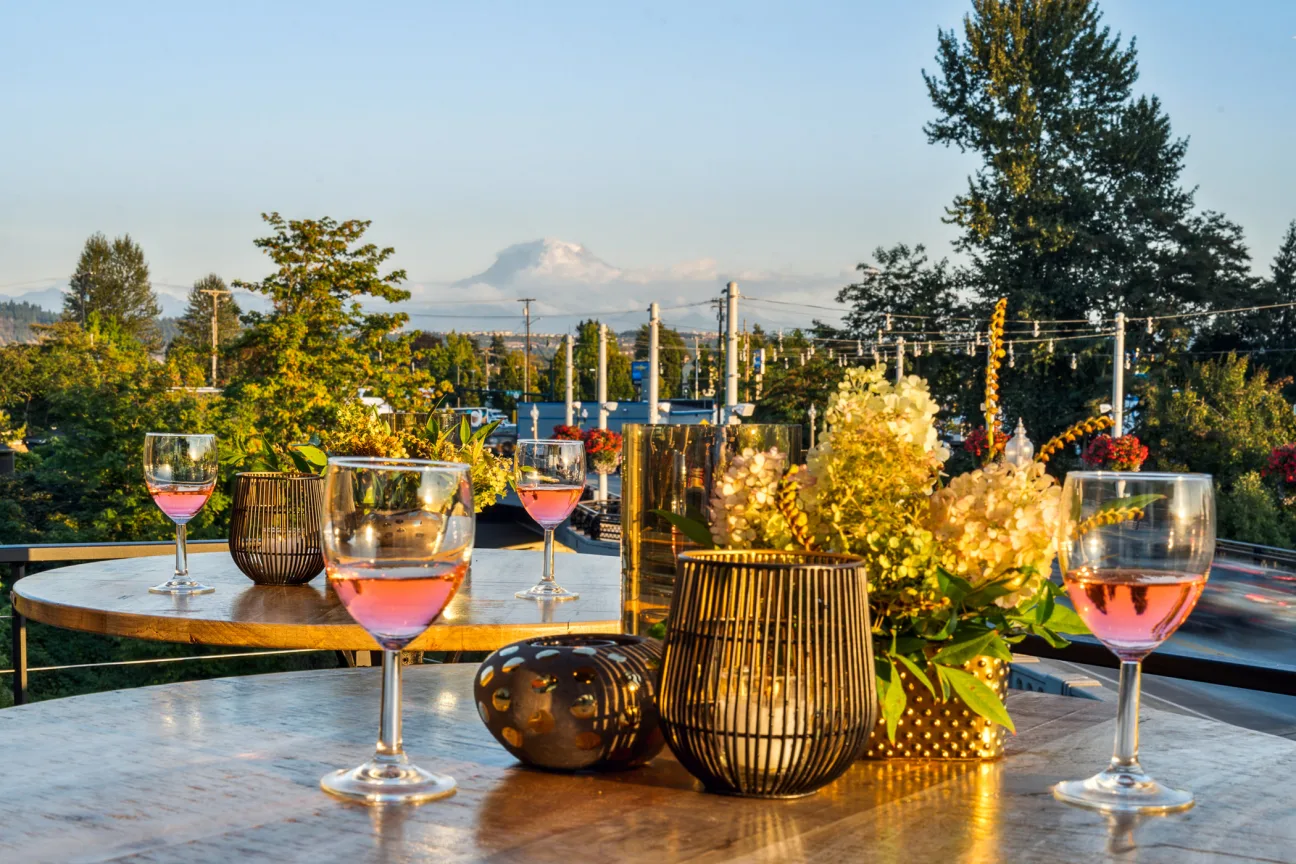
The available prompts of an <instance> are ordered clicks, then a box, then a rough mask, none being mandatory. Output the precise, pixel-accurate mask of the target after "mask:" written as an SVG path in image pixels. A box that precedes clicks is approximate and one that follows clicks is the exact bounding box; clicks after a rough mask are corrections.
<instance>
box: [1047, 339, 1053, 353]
mask: <svg viewBox="0 0 1296 864" xmlns="http://www.w3.org/2000/svg"><path fill="white" fill-rule="evenodd" d="M1048 353H1050V354H1052V353H1053V340H1052V339H1050V340H1049V341H1048Z"/></svg>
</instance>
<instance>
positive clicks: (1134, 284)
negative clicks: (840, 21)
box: [924, 0, 1255, 438]
mask: <svg viewBox="0 0 1296 864" xmlns="http://www.w3.org/2000/svg"><path fill="white" fill-rule="evenodd" d="M936 59H937V63H938V69H937V71H936V73H935V74H926V73H924V79H925V81H926V83H927V88H928V92H929V95H930V97H931V100H932V103H933V105H934V106H935V107H936V109H937V111H938V114H939V116H938V117H937V119H935V120H933V121H932V122H930V123H928V124H927V126H926V133H927V137H928V140H929V141H930V142H931V143H935V144H943V145H946V146H953V147H957V148H959V149H960V150H963V151H972V152H973V153H976V154H977V155H978V156H980V158H981V160H982V164H981V167H980V168H979V169H978V170H977V172H976V174H975V175H974V176H973V177H971V178H970V179H969V182H968V187H967V190H966V191H965V192H964V193H963V194H961V195H958V196H957V197H956V198H955V199H954V202H953V204H952V206H951V207H950V208H949V209H948V220H947V221H949V222H952V223H954V224H956V225H958V226H959V227H960V228H961V229H962V233H961V235H960V237H959V239H958V241H957V248H958V249H959V250H960V251H962V252H964V253H965V254H966V255H967V256H968V257H969V259H970V263H971V266H970V268H969V272H968V274H967V275H968V280H967V287H968V288H969V292H970V295H971V298H972V299H973V300H974V301H978V302H977V303H976V307H977V313H978V317H981V318H988V317H989V316H988V312H989V306H990V304H992V303H993V302H994V300H995V299H996V298H997V297H999V296H1007V297H1008V299H1009V310H1010V317H1011V318H1012V319H1015V320H1010V322H1009V327H1010V328H1012V327H1013V326H1014V325H1016V326H1017V328H1018V329H1020V326H1021V324H1022V322H1029V321H1031V320H1032V319H1037V318H1039V319H1055V320H1068V321H1076V322H1078V323H1077V324H1073V325H1071V326H1072V327H1083V326H1084V324H1083V322H1084V321H1086V320H1088V319H1090V318H1091V316H1094V315H1096V316H1101V317H1102V318H1111V317H1113V316H1114V314H1115V313H1116V312H1117V311H1124V312H1125V313H1126V314H1127V315H1128V316H1129V317H1130V318H1133V319H1141V318H1144V317H1147V316H1156V315H1164V314H1170V313H1183V312H1190V311H1198V310H1206V309H1210V308H1227V307H1230V306H1237V305H1246V303H1247V302H1249V301H1250V300H1251V299H1253V298H1254V296H1255V285H1254V282H1253V280H1251V279H1250V278H1249V277H1248V276H1247V270H1248V257H1247V250H1246V248H1245V246H1244V245H1243V243H1242V238H1241V231H1240V229H1239V228H1238V227H1237V226H1236V225H1235V224H1233V223H1231V222H1229V221H1228V220H1226V219H1225V218H1224V217H1222V216H1220V215H1219V214H1217V213H1210V212H1202V213H1199V212H1196V211H1195V210H1194V207H1193V195H1192V192H1191V191H1189V190H1186V189H1184V188H1183V187H1182V186H1181V183H1180V175H1181V173H1182V169H1183V157H1184V153H1185V150H1186V148H1187V142H1186V141H1185V140H1183V139H1177V138H1175V137H1173V135H1172V133H1171V129H1170V121H1169V119H1168V118H1167V116H1166V115H1165V113H1164V111H1163V110H1162V109H1161V105H1160V103H1159V101H1158V100H1157V99H1156V98H1155V97H1146V96H1135V94H1134V93H1133V85H1134V82H1135V80H1136V78H1137V76H1138V68H1137V62H1136V53H1135V50H1134V45H1133V42H1130V43H1128V44H1123V43H1122V40H1121V38H1120V36H1119V35H1115V36H1113V35H1112V33H1111V31H1110V30H1109V28H1107V27H1106V26H1104V25H1103V24H1102V16H1101V14H1100V12H1099V10H1098V7H1097V4H1096V3H1094V2H1093V0H974V2H973V12H972V14H971V15H969V16H968V17H967V18H965V19H964V26H963V32H962V34H961V36H960V34H958V33H956V32H955V31H953V30H951V31H948V32H944V31H943V32H941V34H940V36H939V47H938V53H937V58H936ZM1190 336H1191V333H1190V332H1189V331H1188V330H1187V329H1186V327H1185V326H1184V325H1183V324H1182V323H1181V322H1180V323H1176V322H1168V323H1167V325H1166V326H1163V327H1159V328H1157V332H1156V333H1155V334H1153V335H1151V336H1149V335H1148V334H1146V333H1145V332H1142V331H1139V330H1137V329H1136V330H1134V331H1133V332H1132V334H1131V338H1130V340H1129V341H1128V347H1129V349H1130V350H1131V351H1132V350H1133V349H1134V348H1136V347H1141V348H1142V349H1143V351H1144V352H1145V353H1147V352H1149V351H1152V350H1156V351H1160V352H1164V351H1166V350H1167V349H1171V348H1176V347H1183V346H1184V345H1185V344H1186V342H1187V340H1188V339H1189V337H1190ZM1064 344H1065V346H1066V353H1070V352H1071V351H1075V352H1076V353H1078V354H1079V355H1080V356H1079V357H1078V358H1077V360H1078V362H1077V367H1078V368H1077V369H1076V370H1075V371H1072V370H1071V369H1070V366H1069V364H1068V363H1066V362H1065V357H1066V353H1063V352H1062V351H1059V352H1058V353H1057V354H1048V353H1047V352H1046V351H1045V350H1044V346H1043V344H1042V343H1036V344H1035V345H1034V346H1033V348H1032V351H1031V354H1030V355H1029V356H1020V355H1022V354H1025V352H1019V357H1018V360H1017V364H1016V365H1017V369H1016V370H1015V374H1006V375H1005V380H1004V394H1005V395H1004V404H1005V406H1006V411H1005V413H1006V415H1007V418H1008V420H1009V422H1013V421H1015V418H1016V416H1018V415H1021V416H1024V417H1025V418H1026V422H1027V427H1028V429H1030V430H1031V433H1032V435H1033V436H1035V437H1037V438H1040V437H1047V436H1048V435H1049V434H1051V433H1053V432H1054V431H1056V430H1057V429H1058V428H1059V427H1060V426H1064V425H1067V424H1068V423H1070V422H1071V421H1073V420H1075V419H1077V418H1078V417H1079V416H1080V415H1082V414H1084V413H1086V412H1087V411H1089V410H1090V404H1087V403H1093V402H1096V401H1099V400H1100V398H1101V396H1102V393H1103V392H1104V391H1105V390H1106V389H1107V388H1106V385H1104V384H1103V383H1101V382H1102V380H1103V378H1106V379H1107V380H1108V381H1110V375H1111V361H1110V359H1108V357H1107V355H1108V354H1109V352H1110V341H1109V339H1106V338H1104V339H1095V341H1094V342H1090V343H1086V342H1072V343H1069V344H1066V343H1064Z"/></svg>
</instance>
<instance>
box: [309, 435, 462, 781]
mask: <svg viewBox="0 0 1296 864" xmlns="http://www.w3.org/2000/svg"><path fill="white" fill-rule="evenodd" d="M469 472H470V469H469V467H468V466H467V465H462V464H459V463H455V462H428V461H425V460H420V459H330V460H329V463H328V468H327V469H326V471H325V475H324V525H323V531H322V537H323V547H324V548H323V551H324V567H325V570H326V571H327V573H328V583H329V586H330V587H331V588H332V590H333V591H334V592H335V593H336V594H337V597H338V599H339V600H340V601H341V602H342V606H343V607H344V608H345V609H346V610H347V612H348V614H350V615H351V617H352V618H353V619H354V620H355V622H356V623H357V624H359V625H360V626H361V627H363V628H364V629H365V630H367V631H368V632H369V635H371V636H373V638H374V640H375V641H377V643H378V644H379V645H380V646H381V647H382V649H383V655H382V656H383V672H382V712H381V714H380V715H379V718H380V719H379V733H378V748H377V752H375V753H374V755H373V758H371V759H370V760H369V761H367V762H365V763H364V764H363V765H360V766H359V767H357V768H352V769H350V770H344V771H334V772H332V773H331V774H328V775H326V776H324V777H323V778H321V779H320V787H321V788H323V789H324V791H326V792H328V793H329V794H331V795H336V796H338V797H339V798H345V799H347V800H350V801H356V802H359V803H362V804H398V803H409V804H414V803H419V802H422V801H431V800H433V799H435V798H443V797H445V796H446V795H450V794H452V793H453V792H454V790H455V781H454V780H453V779H452V778H450V777H446V776H444V775H442V774H433V773H431V772H430V771H425V770H423V769H422V768H419V767H418V766H417V765H413V764H411V763H410V760H409V757H408V756H406V755H405V751H404V750H403V749H402V746H401V695H400V694H401V660H400V652H401V649H403V648H404V647H405V646H407V645H409V644H410V643H411V642H413V641H414V640H415V639H417V638H418V637H419V635H420V634H422V633H423V631H425V630H427V628H428V627H429V626H430V625H431V624H432V623H433V622H435V621H436V619H437V617H438V616H440V615H441V613H442V612H443V611H444V610H445V608H446V606H447V604H449V603H450V601H451V599H452V598H453V597H454V595H455V592H456V591H458V590H459V586H460V584H461V583H462V582H463V580H464V579H465V578H466V576H467V574H468V568H469V566H470V565H471V563H472V549H473V538H474V534H475V531H476V524H477V523H476V519H475V517H474V516H473V501H472V481H471V479H470V475H469Z"/></svg>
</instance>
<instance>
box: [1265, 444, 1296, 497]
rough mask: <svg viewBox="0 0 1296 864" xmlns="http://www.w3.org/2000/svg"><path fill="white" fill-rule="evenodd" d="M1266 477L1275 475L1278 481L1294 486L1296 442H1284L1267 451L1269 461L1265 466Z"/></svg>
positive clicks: (1295, 481)
mask: <svg viewBox="0 0 1296 864" xmlns="http://www.w3.org/2000/svg"><path fill="white" fill-rule="evenodd" d="M1264 475H1265V476H1266V477H1277V478H1278V481H1279V482H1280V483H1283V484H1284V485H1286V486H1289V487H1296V443H1292V444H1284V445H1282V446H1281V447H1275V448H1273V450H1271V451H1269V463H1268V464H1267V465H1266V466H1265V469H1264Z"/></svg>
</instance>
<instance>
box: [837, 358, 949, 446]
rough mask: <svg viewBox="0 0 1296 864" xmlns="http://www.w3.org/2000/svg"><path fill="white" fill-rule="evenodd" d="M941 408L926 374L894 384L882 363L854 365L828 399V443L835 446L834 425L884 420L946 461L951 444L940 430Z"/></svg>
mask: <svg viewBox="0 0 1296 864" xmlns="http://www.w3.org/2000/svg"><path fill="white" fill-rule="evenodd" d="M939 411H940V406H939V405H937V404H936V401H935V400H934V399H932V397H931V391H929V390H928V389H927V382H926V381H925V380H924V379H923V378H920V377H919V376H917V375H907V376H905V377H904V378H901V379H900V381H899V382H898V383H896V384H894V385H893V384H892V383H891V382H890V381H888V380H887V377H886V368H885V367H884V366H882V365H880V364H879V365H877V366H872V367H868V368H865V367H852V368H850V369H847V370H846V376H845V378H843V379H842V381H841V383H839V384H838V385H837V392H836V393H834V394H833V395H832V396H831V397H829V399H828V414H827V421H828V428H829V435H828V436H826V439H825V443H826V444H828V445H829V446H831V435H832V430H833V429H834V428H838V427H841V428H848V427H850V426H851V425H854V424H860V423H868V422H870V421H874V420H880V421H883V422H885V424H886V428H887V429H888V430H889V431H890V432H891V433H892V434H893V435H895V436H896V437H897V438H899V439H900V440H901V441H904V442H906V443H917V444H921V445H922V447H923V449H924V450H925V451H927V453H929V454H930V455H931V456H932V458H933V460H934V461H936V462H937V463H941V464H943V463H944V462H945V460H946V459H948V458H949V448H947V447H946V446H945V445H944V444H943V443H942V442H941V440H940V438H939V437H938V436H937V434H936V414H937V413H938V412H939Z"/></svg>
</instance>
